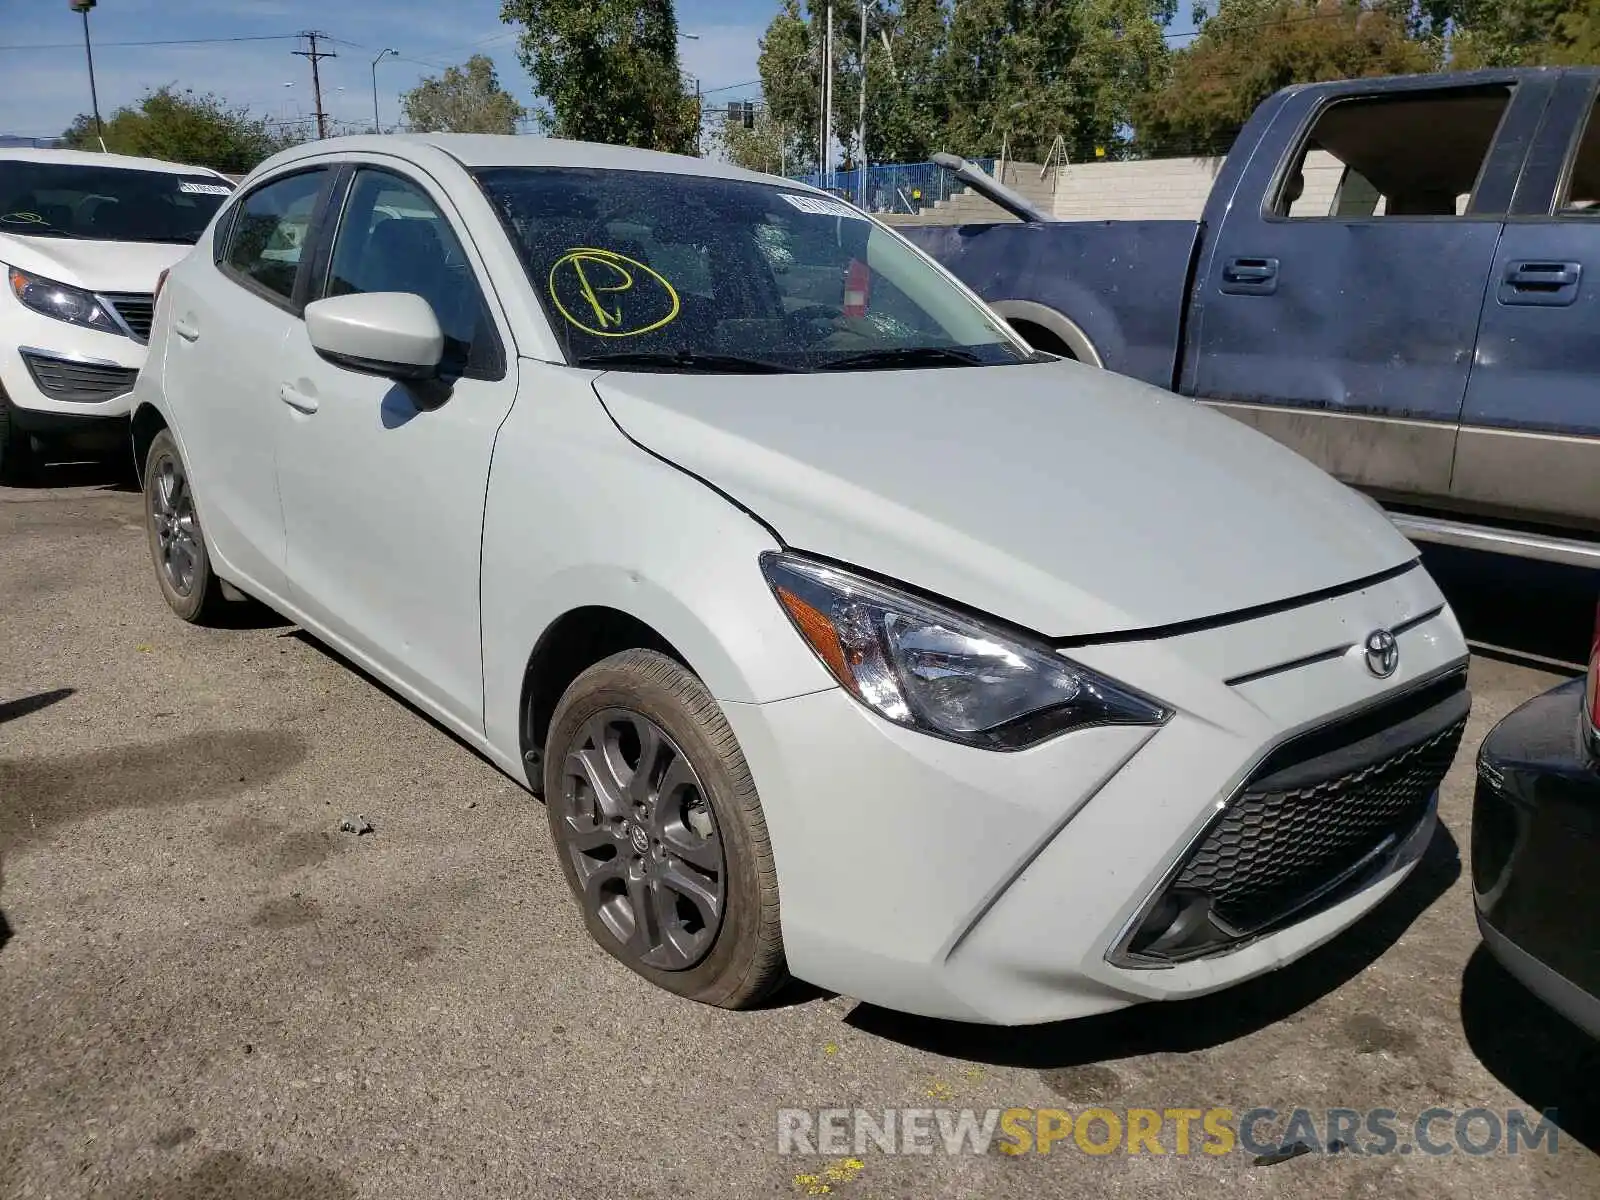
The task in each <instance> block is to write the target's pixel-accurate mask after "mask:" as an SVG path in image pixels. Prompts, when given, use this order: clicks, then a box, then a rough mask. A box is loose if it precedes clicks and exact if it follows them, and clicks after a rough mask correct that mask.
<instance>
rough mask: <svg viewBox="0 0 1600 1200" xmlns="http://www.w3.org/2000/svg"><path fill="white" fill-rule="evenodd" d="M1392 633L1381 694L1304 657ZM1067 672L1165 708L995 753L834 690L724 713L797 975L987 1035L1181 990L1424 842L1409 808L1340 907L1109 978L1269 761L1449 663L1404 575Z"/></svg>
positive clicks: (1249, 954) (1231, 973)
mask: <svg viewBox="0 0 1600 1200" xmlns="http://www.w3.org/2000/svg"><path fill="white" fill-rule="evenodd" d="M1397 626H1399V627H1402V628H1405V632H1404V633H1403V634H1402V635H1400V639H1399V640H1400V644H1401V649H1402V666H1401V668H1400V670H1399V671H1397V672H1396V674H1395V675H1394V676H1393V677H1391V678H1390V679H1388V680H1377V679H1374V678H1373V677H1372V676H1371V675H1370V674H1369V673H1368V672H1367V671H1366V669H1365V667H1364V666H1363V665H1362V663H1361V660H1360V659H1359V657H1358V656H1352V655H1349V654H1339V655H1337V656H1334V657H1328V656H1327V655H1322V656H1320V657H1318V656H1315V655H1313V654H1310V653H1308V650H1309V651H1323V650H1326V649H1328V648H1329V647H1330V646H1337V645H1340V644H1343V643H1347V642H1349V641H1350V637H1351V633H1352V631H1358V635H1363V634H1364V633H1365V631H1366V630H1369V629H1373V628H1395V627H1397ZM1072 657H1074V658H1076V659H1077V660H1079V661H1081V662H1083V663H1084V664H1085V665H1087V666H1090V667H1092V668H1094V669H1095V670H1097V671H1103V672H1105V673H1106V674H1108V675H1111V676H1112V677H1113V678H1117V679H1120V680H1122V681H1123V682H1125V683H1128V684H1129V685H1131V686H1133V687H1137V688H1139V689H1140V690H1142V691H1145V692H1147V693H1148V694H1151V695H1155V696H1158V697H1160V698H1161V699H1162V700H1163V701H1165V702H1166V703H1168V704H1170V705H1172V706H1173V707H1175V708H1176V709H1177V715H1176V716H1175V717H1174V718H1173V719H1172V720H1171V721H1170V722H1169V723H1168V724H1166V725H1165V726H1163V727H1161V728H1160V729H1147V728H1127V727H1111V728H1101V729H1087V730H1082V731H1079V732H1076V733H1073V734H1069V735H1067V736H1064V737H1060V738H1056V739H1054V740H1052V741H1049V742H1046V743H1044V744H1042V745H1039V746H1035V747H1033V748H1031V749H1029V750H1024V751H1020V752H1017V753H1014V754H998V753H992V752H987V751H980V750H972V749H968V748H966V747H962V746H958V745H954V744H952V743H948V742H943V741H939V740H936V739H933V738H928V737H925V736H922V735H920V734H917V733H914V732H911V731H908V730H903V729H900V728H898V727H896V726H893V725H890V724H888V723H887V722H884V721H882V720H880V719H878V718H877V717H875V716H874V715H872V714H870V713H868V712H867V711H866V710H865V709H863V708H862V707H861V706H860V705H858V704H856V703H855V702H854V701H853V700H851V699H850V698H849V697H848V696H846V695H844V694H843V693H842V692H840V691H837V690H833V691H827V692H820V693H815V694H812V695H808V696H801V697H797V698H794V699H790V700H784V701H779V702H777V703H773V704H767V705H737V704H729V705H724V709H725V711H727V712H728V717H729V721H730V723H731V724H732V725H733V727H734V731H735V733H736V734H737V736H738V738H739V741H740V745H741V746H742V747H743V749H744V752H745V756H746V758H747V759H748V761H749V763H750V767H751V771H752V773H753V776H754V778H755V782H756V785H757V788H758V790H759V792H760V794H761V796H762V803H763V809H764V811H765V813H766V818H767V824H768V828H769V831H770V833H771V836H772V841H773V847H774V854H775V857H776V863H777V869H778V881H779V895H780V897H781V904H782V914H783V915H782V925H783V936H784V944H785V950H786V953H787V955H788V958H789V964H790V968H791V970H793V972H794V973H795V974H796V975H797V976H799V977H800V978H802V979H806V980H808V981H810V982H812V983H815V984H818V985H820V986H823V987H827V988H830V989H832V990H835V991H838V992H842V993H844V994H847V995H851V996H854V997H857V998H859V999H862V1000H868V1001H871V1002H874V1003H877V1004H881V1005H884V1006H886V1007H889V1008H894V1009H898V1010H902V1011H907V1012H914V1013H921V1014H925V1015H929V1016H937V1017H948V1018H955V1019H961V1020H971V1021H982V1022H989V1023H997V1024H1028V1023H1034V1022H1041V1021H1047V1020H1053V1019H1059V1018H1067V1017H1077V1016H1083V1015H1087V1014H1090V1013H1094V1012H1101V1011H1105V1010H1108V1009H1113V1008H1118V1007H1121V1006H1124V1005H1127V1004H1131V1003H1136V1002H1138V1001H1143V1000H1157V999H1169V998H1177V997H1182V996H1192V995H1197V994H1200V993H1203V992H1208V991H1214V990H1217V989H1220V988H1223V987H1227V986H1229V985H1231V984H1234V983H1237V982H1240V981H1242V980H1244V979H1248V978H1250V977H1252V976H1254V975H1258V974H1260V973H1262V972H1264V971H1268V970H1271V969H1273V968H1275V967H1278V966H1281V965H1283V964H1285V963H1287V962H1289V961H1291V960H1292V959H1294V958H1297V957H1299V956H1300V955H1302V954H1304V953H1305V952H1307V951H1308V950H1310V949H1312V948H1313V947H1315V946H1317V945H1319V944H1320V943H1322V942H1324V941H1326V940H1327V939H1329V938H1331V937H1333V936H1334V935H1335V934H1337V933H1338V932H1339V931H1340V930H1342V929H1344V928H1345V927H1346V926H1348V925H1349V924H1350V923H1351V922H1353V921H1355V920H1356V919H1357V918H1358V917H1359V916H1361V915H1362V914H1363V913H1365V912H1366V911H1368V910H1369V909H1370V908H1372V907H1373V905H1375V904H1377V903H1378V902H1379V901H1380V900H1381V899H1382V898H1383V897H1384V896H1386V895H1387V894H1388V893H1389V892H1390V891H1392V890H1393V889H1394V888H1395V887H1396V886H1398V884H1399V882H1400V881H1401V879H1402V878H1403V877H1404V875H1405V874H1406V873H1407V872H1408V871H1409V870H1410V868H1411V867H1412V866H1414V865H1415V863H1416V861H1417V860H1418V859H1419V858H1420V857H1421V854H1422V851H1423V849H1424V848H1425V847H1426V845H1427V842H1428V840H1429V838H1431V836H1432V834H1433V828H1434V816H1433V810H1432V807H1431V805H1428V804H1426V803H1424V805H1423V806H1422V807H1421V809H1420V810H1419V811H1418V812H1417V813H1416V815H1415V824H1414V825H1412V826H1411V827H1410V828H1409V829H1408V830H1407V831H1406V832H1405V833H1404V835H1403V836H1401V837H1399V838H1397V839H1395V841H1394V842H1393V843H1392V844H1391V845H1390V846H1389V847H1387V849H1386V851H1385V855H1384V858H1383V861H1382V862H1381V864H1377V868H1378V869H1374V870H1372V871H1370V872H1368V873H1367V874H1365V875H1364V876H1363V877H1362V878H1361V880H1360V882H1359V887H1357V888H1356V889H1355V890H1353V891H1350V892H1345V893H1340V894H1337V895H1334V896H1330V897H1328V898H1327V899H1326V902H1325V903H1323V904H1320V905H1312V906H1309V907H1307V908H1304V909H1302V910H1300V911H1299V912H1298V913H1297V919H1294V920H1293V921H1291V922H1290V923H1288V924H1286V925H1283V926H1280V927H1274V928H1272V929H1269V930H1264V931H1261V932H1260V933H1259V934H1258V935H1257V936H1254V937H1252V938H1248V939H1243V940H1241V941H1239V942H1238V943H1236V944H1234V945H1233V946H1231V947H1230V948H1229V949H1228V951H1227V952H1226V953H1217V954H1211V955H1207V956H1203V957H1196V958H1191V959H1188V960H1185V961H1175V962H1171V963H1168V964H1163V965H1160V966H1158V967H1151V966H1132V965H1129V964H1128V963H1127V962H1126V961H1118V954H1117V951H1118V948H1119V945H1120V944H1121V943H1122V941H1123V939H1124V937H1125V935H1126V934H1127V931H1128V930H1129V928H1130V927H1131V926H1133V925H1134V924H1135V923H1136V922H1137V921H1138V919H1139V918H1140V916H1141V915H1142V914H1143V913H1144V912H1145V911H1147V909H1148V906H1149V905H1150V904H1152V903H1153V902H1154V901H1155V899H1156V898H1157V897H1158V896H1159V894H1160V892H1161V889H1162V888H1163V887H1164V885H1165V884H1166V883H1167V882H1168V881H1169V880H1170V879H1171V878H1172V875H1173V871H1174V869H1175V867H1176V866H1178V865H1179V864H1180V863H1181V862H1182V860H1183V857H1184V854H1185V851H1186V850H1187V849H1188V848H1190V847H1192V846H1193V845H1194V844H1195V843H1196V841H1197V839H1198V838H1200V837H1201V836H1202V835H1203V834H1204V833H1205V831H1206V830H1207V828H1208V827H1209V826H1210V825H1211V823H1212V822H1213V820H1214V819H1215V817H1216V814H1217V812H1218V811H1219V809H1220V808H1221V807H1222V806H1224V805H1225V804H1226V803H1227V802H1228V801H1229V799H1230V798H1232V797H1233V796H1234V795H1235V794H1236V793H1237V792H1238V791H1239V789H1240V787H1241V785H1242V784H1243V783H1245V782H1246V781H1247V780H1248V779H1249V778H1250V777H1251V775H1252V772H1253V771H1254V770H1255V769H1256V768H1257V767H1258V766H1259V765H1260V764H1261V763H1262V762H1263V761H1264V760H1265V759H1266V757H1267V755H1268V754H1269V753H1270V752H1271V751H1272V750H1273V749H1275V748H1276V747H1278V746H1280V745H1282V744H1284V743H1285V742H1286V741H1288V740H1289V739H1291V738H1292V737H1294V736H1296V735H1298V734H1302V733H1304V732H1306V731H1307V730H1309V729H1312V728H1315V727H1320V726H1323V725H1325V724H1327V723H1328V722H1329V721H1330V720H1333V719H1338V718H1342V717H1347V716H1349V715H1350V714H1352V713H1355V712H1359V711H1364V710H1366V709H1368V708H1370V707H1371V706H1373V705H1374V704H1377V703H1380V702H1382V701H1384V700H1386V699H1388V698H1391V697H1393V696H1394V695H1396V694H1397V693H1400V692H1403V691H1406V690H1408V689H1411V688H1414V687H1417V686H1418V685H1420V684H1422V683H1425V682H1427V681H1428V680H1431V679H1436V678H1438V677H1440V676H1441V675H1442V674H1445V673H1448V672H1451V671H1454V670H1457V669H1459V668H1460V667H1461V666H1462V665H1463V664H1464V661H1465V645H1464V643H1463V641H1462V639H1461V633H1460V629H1459V627H1458V626H1457V625H1456V623H1455V619H1454V617H1453V615H1452V614H1451V613H1450V612H1449V610H1448V608H1445V607H1444V605H1443V600H1442V597H1440V596H1439V594H1438V591H1437V588H1435V587H1434V585H1433V582H1432V580H1431V579H1429V578H1428V577H1427V575H1426V574H1425V573H1424V572H1422V571H1421V570H1415V571H1412V572H1409V573H1407V574H1405V575H1402V576H1400V577H1398V578H1395V579H1391V580H1388V581H1385V582H1383V583H1381V584H1378V585H1374V586H1373V587H1372V588H1369V589H1367V590H1364V591H1361V592H1358V593H1354V594H1350V595H1346V596H1341V597H1336V598H1334V599H1331V600H1327V601H1323V602H1321V603H1318V604H1314V605H1309V606H1306V607H1303V608H1299V609H1294V610H1291V611H1289V612H1280V613H1274V614H1271V615H1269V616H1265V617H1261V618H1258V619H1256V620H1253V621H1248V622H1241V623H1239V624H1237V625H1232V626H1227V627H1223V628H1218V629H1211V630H1206V631H1203V632H1199V633H1194V634H1189V635H1185V636H1181V637H1171V638H1164V639H1158V640H1152V641H1149V642H1135V643H1123V644H1116V645H1104V646H1097V647H1087V648H1079V649H1075V650H1073V651H1072ZM1227 680H1233V681H1234V682H1232V683H1231V684H1230V683H1228V682H1225V681H1227Z"/></svg>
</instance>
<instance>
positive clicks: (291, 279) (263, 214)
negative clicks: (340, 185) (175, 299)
mask: <svg viewBox="0 0 1600 1200" xmlns="http://www.w3.org/2000/svg"><path fill="white" fill-rule="evenodd" d="M327 177H328V171H327V169H326V168H318V169H316V170H312V171H302V172H300V173H299V174H297V175H289V176H286V177H284V178H281V179H274V180H273V181H272V182H271V183H267V184H263V185H262V186H261V187H259V188H256V189H255V190H254V191H253V192H251V193H250V194H249V195H248V196H246V197H244V199H243V200H241V201H240V202H239V207H238V211H237V212H236V213H235V214H234V216H233V219H232V225H231V228H230V229H229V232H228V242H227V245H226V247H225V248H224V250H223V252H222V258H221V263H222V265H223V267H225V268H226V269H227V270H228V271H229V272H230V273H231V274H233V275H234V276H235V277H236V278H238V279H240V280H241V281H242V282H246V283H248V284H251V285H253V286H254V287H255V288H256V289H258V290H260V291H262V292H265V293H267V294H268V295H270V296H276V297H279V298H281V299H283V300H285V301H287V300H289V299H291V298H292V297H293V296H294V284H295V278H296V276H297V275H298V274H299V270H300V255H301V250H302V248H303V247H304V246H305V244H306V235H307V234H308V232H309V231H310V227H311V217H312V214H313V213H314V212H315V210H316V206H317V198H318V196H320V195H321V194H322V185H323V184H324V183H325V182H326V181H327Z"/></svg>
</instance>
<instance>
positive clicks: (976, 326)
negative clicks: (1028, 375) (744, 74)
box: [477, 167, 1034, 371]
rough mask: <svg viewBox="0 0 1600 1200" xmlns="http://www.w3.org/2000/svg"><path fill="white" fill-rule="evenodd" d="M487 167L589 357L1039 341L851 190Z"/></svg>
mask: <svg viewBox="0 0 1600 1200" xmlns="http://www.w3.org/2000/svg"><path fill="white" fill-rule="evenodd" d="M477 176H478V180H479V182H480V184H481V185H482V186H483V188H484V190H485V192H486V193H487V194H488V196H489V198H490V200H491V201H492V202H493V203H494V205H495V207H496V208H497V210H498V211H499V213H500V216H501V220H502V222H503V223H504V225H505V228H506V230H507V232H508V233H509V234H510V236H511V238H512V240H513V242H514V243H515V244H516V246H517V249H518V250H519V252H520V254H521V256H522V260H523V265H524V267H525V268H526V269H527V272H528V277H529V280H530V282H531V283H532V285H533V288H534V291H535V292H536V293H537V294H538V297H539V300H540V302H541V303H542V304H543V305H544V308H545V311H546V313H547V314H548V315H549V317H550V321H551V324H552V325H553V326H554V328H555V329H556V331H557V334H558V336H559V337H560V338H561V339H562V342H563V344H564V347H565V350H566V354H567V360H568V361H569V362H571V363H574V364H578V365H605V364H606V363H608V362H611V363H614V364H616V365H618V366H627V365H632V366H638V367H643V368H645V369H660V370H673V369H683V370H699V369H713V370H714V369H730V370H740V369H757V370H784V371H810V370H830V369H876V368H885V367H894V366H945V365H951V366H957V365H991V364H992V365H999V364H1005V363H1018V362H1025V361H1030V360H1031V359H1032V358H1033V357H1034V356H1033V355H1032V353H1031V352H1030V351H1029V350H1028V349H1027V348H1026V347H1024V346H1021V345H1020V344H1019V343H1018V342H1017V341H1016V340H1015V339H1014V338H1013V337H1011V336H1010V334H1009V333H1008V331H1007V330H1006V329H1005V327H1004V325H1003V323H1001V322H1000V321H999V319H998V318H995V317H992V316H990V315H989V313H988V312H987V311H985V310H984V309H983V308H982V307H980V306H978V305H976V304H974V303H973V302H972V301H971V300H970V299H969V298H968V297H967V296H966V295H965V294H964V293H963V292H962V291H961V290H960V289H959V288H958V287H957V286H956V285H955V284H954V283H953V282H952V281H951V280H950V279H949V278H948V277H947V276H945V275H944V274H943V273H942V272H941V271H939V270H938V269H937V268H935V267H933V266H931V265H930V264H929V263H928V262H927V261H926V260H925V259H924V258H922V256H921V255H919V254H918V253H917V252H916V251H914V250H913V249H911V248H910V246H908V245H907V244H906V243H905V242H904V241H902V240H901V239H900V238H898V237H896V236H895V235H894V234H892V233H889V232H888V231H886V230H884V229H882V228H880V227H879V226H877V225H875V224H873V223H872V222H871V221H869V220H867V219H866V218H865V217H864V216H862V215H861V214H860V213H858V212H856V211H855V210H854V209H852V208H850V207H849V206H848V205H845V204H842V203H840V202H838V201H837V200H832V199H829V198H826V197H822V196H817V195H815V194H813V193H809V192H801V191H798V190H789V189H786V188H783V187H780V186H775V185H770V184H765V183H756V182H745V181H743V180H731V179H715V178H707V177H704V176H697V175H676V174H668V173H665V172H654V171H617V170H587V169H578V168H555V167H500V168H488V169H484V170H481V171H479V172H478V173H477Z"/></svg>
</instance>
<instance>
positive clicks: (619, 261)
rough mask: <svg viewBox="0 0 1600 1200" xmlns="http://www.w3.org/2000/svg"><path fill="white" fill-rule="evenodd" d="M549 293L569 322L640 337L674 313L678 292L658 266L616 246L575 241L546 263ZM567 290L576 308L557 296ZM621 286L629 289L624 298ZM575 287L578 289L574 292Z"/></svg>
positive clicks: (596, 331) (604, 333)
mask: <svg viewBox="0 0 1600 1200" xmlns="http://www.w3.org/2000/svg"><path fill="white" fill-rule="evenodd" d="M548 286H549V290H550V299H551V301H552V302H553V303H554V304H555V306H556V311H558V312H559V313H560V314H561V315H562V316H563V317H565V318H566V320H567V323H568V324H570V325H573V326H575V327H576V328H578V329H581V330H583V331H584V332H585V333H587V334H591V335H593V336H594V337H638V336H639V335H640V334H642V333H649V332H651V331H652V330H656V329H660V328H661V327H662V326H663V325H666V324H667V323H668V322H670V321H672V320H673V319H675V318H676V317H677V315H678V312H679V309H680V308H681V307H682V306H681V303H680V302H679V300H678V292H677V289H675V288H674V287H673V286H672V284H670V283H668V282H667V279H666V277H665V276H664V275H662V274H661V273H660V272H659V271H656V270H654V269H653V268H651V267H650V266H648V265H647V264H645V263H642V262H640V261H639V260H638V259H636V258H629V257H628V256H627V255H626V254H618V253H617V252H616V251H615V250H600V249H597V248H596V247H593V246H574V247H573V248H572V249H570V250H568V251H567V252H566V253H565V254H563V255H562V256H561V257H560V258H558V259H556V261H555V262H554V263H552V264H551V265H550V279H549V284H548ZM563 290H565V291H566V292H567V293H568V297H569V298H570V299H572V300H573V304H574V306H575V307H577V308H579V309H580V311H581V310H582V309H583V308H584V307H585V306H586V307H587V309H588V311H587V312H583V313H582V315H581V316H579V315H575V314H574V313H573V312H572V310H571V309H569V308H568V307H567V305H566V303H564V302H563V301H562V299H561V293H562V291H563ZM624 292H629V293H633V294H632V295H631V296H629V297H628V298H627V299H626V300H624V299H621V298H620V297H621V295H622V293H624ZM574 293H576V295H574Z"/></svg>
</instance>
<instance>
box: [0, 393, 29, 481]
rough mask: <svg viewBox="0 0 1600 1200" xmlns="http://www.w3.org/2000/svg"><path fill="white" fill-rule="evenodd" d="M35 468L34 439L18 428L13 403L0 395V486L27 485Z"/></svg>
mask: <svg viewBox="0 0 1600 1200" xmlns="http://www.w3.org/2000/svg"><path fill="white" fill-rule="evenodd" d="M33 466H34V455H33V439H32V438H31V437H29V436H28V435H27V434H26V433H24V432H23V431H22V430H20V429H18V428H17V425H16V420H15V418H14V417H13V416H12V406H11V401H10V400H7V399H6V397H5V395H4V394H3V393H0V484H7V485H15V484H19V483H27V482H28V480H29V479H30V478H31V477H32V475H33Z"/></svg>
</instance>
